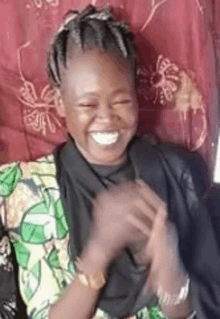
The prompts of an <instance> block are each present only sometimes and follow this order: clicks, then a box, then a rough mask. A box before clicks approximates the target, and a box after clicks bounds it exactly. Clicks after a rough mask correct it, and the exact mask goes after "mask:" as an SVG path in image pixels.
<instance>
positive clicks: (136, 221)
mask: <svg viewBox="0 0 220 319" xmlns="http://www.w3.org/2000/svg"><path fill="white" fill-rule="evenodd" d="M127 220H128V222H129V223H131V224H132V225H133V226H134V227H136V228H137V229H139V230H140V231H141V232H142V233H143V234H144V235H145V236H147V237H150V234H151V230H150V229H148V227H146V225H145V224H143V222H142V221H141V220H140V219H139V218H137V217H136V216H135V215H130V214H129V215H128V216H127Z"/></svg>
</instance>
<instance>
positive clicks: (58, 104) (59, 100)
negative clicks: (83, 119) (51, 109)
mask: <svg viewBox="0 0 220 319" xmlns="http://www.w3.org/2000/svg"><path fill="white" fill-rule="evenodd" d="M55 96H56V98H55V100H56V110H57V113H58V114H59V116H61V117H66V111H65V106H64V104H63V100H62V94H61V91H60V89H58V88H56V89H55Z"/></svg>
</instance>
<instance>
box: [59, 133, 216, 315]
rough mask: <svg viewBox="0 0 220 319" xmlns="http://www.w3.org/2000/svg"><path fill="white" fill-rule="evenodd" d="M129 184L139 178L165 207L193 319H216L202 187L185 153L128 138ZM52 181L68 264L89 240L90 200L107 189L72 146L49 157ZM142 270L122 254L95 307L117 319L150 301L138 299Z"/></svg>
mask: <svg viewBox="0 0 220 319" xmlns="http://www.w3.org/2000/svg"><path fill="white" fill-rule="evenodd" d="M128 158H129V160H130V162H131V164H132V167H133V169H134V178H141V179H142V180H144V181H145V182H146V183H147V184H148V185H150V186H151V187H152V188H153V189H154V191H156V193H157V194H158V195H159V196H160V197H161V198H162V199H163V200H164V201H166V203H167V205H168V212H169V218H170V220H172V221H173V222H174V223H175V225H176V227H177V230H178V235H179V252H180V256H181V259H182V262H183V264H184V266H185V268H186V270H187V271H188V272H189V274H190V276H191V283H192V292H193V302H194V308H195V309H196V310H197V318H199V319H208V318H220V254H219V251H218V247H217V243H216V238H215V234H214V232H213V229H212V226H211V222H210V217H209V215H208V212H207V210H206V209H205V207H204V205H203V203H202V195H203V191H204V187H203V185H204V183H203V180H202V178H201V174H197V173H196V171H197V166H196V165H194V159H193V157H192V156H191V155H189V154H188V153H187V152H184V151H182V150H180V149H177V148H173V147H170V146H166V145H154V146H152V145H151V144H150V143H149V142H148V141H146V140H145V139H143V138H140V137H137V136H136V137H134V138H133V140H132V141H131V143H130V144H129V146H128ZM55 161H56V165H57V180H58V183H59V185H60V190H61V197H62V200H63V204H64V208H65V211H66V215H67V221H68V223H69V227H70V247H71V256H72V258H73V260H75V257H76V256H77V255H79V254H80V253H81V251H82V249H83V247H84V245H85V244H86V241H87V240H88V237H89V230H90V223H91V220H92V206H91V201H92V199H93V198H94V197H95V196H96V195H97V194H98V193H99V192H100V191H101V190H102V189H103V188H107V187H108V185H107V184H106V183H105V181H104V180H103V179H102V178H101V177H100V176H99V175H98V174H96V173H95V171H94V170H93V169H92V167H91V165H90V164H89V163H88V162H87V161H86V160H85V159H84V158H83V156H82V155H81V154H80V152H79V151H78V150H77V148H76V146H75V144H74V142H73V140H72V139H71V138H69V140H68V142H67V143H66V144H65V145H64V146H62V147H61V148H59V149H58V150H57V151H56V153H55ZM146 276H147V269H146V268H145V267H143V265H139V264H137V263H135V262H134V259H133V258H132V254H131V253H130V252H129V251H128V250H125V251H124V252H122V254H121V255H120V256H118V258H117V259H116V260H115V261H114V262H113V263H112V265H111V266H110V270H109V276H108V283H107V285H106V287H105V288H104V289H103V291H102V292H101V295H100V298H99V302H98V305H97V306H98V307H100V308H101V309H103V310H104V311H106V312H108V313H109V314H110V315H111V316H113V317H117V318H121V317H125V316H128V315H132V314H134V313H136V312H137V311H138V310H139V309H141V308H143V307H144V306H146V305H148V306H150V305H151V304H152V303H153V302H155V301H156V299H155V297H154V296H150V295H147V296H144V295H143V293H142V291H143V288H144V284H145V282H146Z"/></svg>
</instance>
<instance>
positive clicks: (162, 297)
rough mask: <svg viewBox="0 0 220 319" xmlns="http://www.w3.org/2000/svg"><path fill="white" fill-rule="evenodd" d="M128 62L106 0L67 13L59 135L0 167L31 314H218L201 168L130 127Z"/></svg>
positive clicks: (58, 78)
mask: <svg viewBox="0 0 220 319" xmlns="http://www.w3.org/2000/svg"><path fill="white" fill-rule="evenodd" d="M135 61H136V54H135V45H134V43H133V40H132V35H131V33H130V32H129V30H128V27H127V26H125V25H124V24H122V23H120V22H116V21H115V20H114V17H113V15H112V13H111V11H110V9H109V8H104V9H97V8H95V7H93V6H88V7H87V8H86V9H85V10H83V11H82V12H75V11H73V12H70V13H69V14H68V15H67V17H66V19H65V20H64V22H63V24H62V25H61V27H60V28H59V29H58V31H57V32H56V33H55V35H54V38H53V40H52V43H51V46H50V49H49V54H48V75H49V78H50V80H51V82H52V84H53V85H54V87H56V89H57V90H58V91H59V93H60V95H61V97H62V100H63V110H62V111H63V112H64V113H65V114H66V122H67V128H68V133H69V135H68V140H67V142H66V143H64V144H62V145H60V146H59V147H58V148H57V150H56V151H55V152H54V154H52V155H50V156H48V157H44V158H40V159H39V160H37V161H35V162H29V163H24V162H21V163H15V164H8V165H6V166H3V167H2V168H1V171H0V209H1V211H0V213H1V215H0V216H1V217H2V219H3V224H4V225H3V227H2V228H3V230H2V231H1V232H0V239H1V238H6V239H7V240H4V241H2V243H6V242H7V243H9V241H8V237H4V235H5V230H8V231H9V232H8V233H9V238H10V240H11V243H12V244H13V246H14V250H15V253H16V258H17V262H18V265H19V288H20V292H21V295H22V298H23V300H24V302H25V304H26V305H27V313H28V316H29V318H30V319H39V318H41V319H46V318H50V319H60V318H62V319H71V318H74V319H75V318H77V319H91V318H96V319H100V318H102V319H109V318H110V319H116V318H117V319H119V318H120V319H121V318H128V317H132V318H136V319H139V318H141V319H148V318H149V316H151V318H153V319H159V318H166V317H169V318H175V319H180V318H185V319H186V318H188V319H192V318H194V317H195V315H196V313H197V318H198V319H210V318H214V317H215V318H220V274H219V269H220V256H219V252H218V247H217V243H216V239H215V235H214V232H213V230H212V226H211V222H210V219H209V215H208V213H207V210H206V208H205V207H204V205H203V201H202V196H203V193H204V188H203V180H202V177H201V176H202V175H201V174H200V172H199V173H197V169H198V165H194V163H195V158H194V157H193V156H192V155H189V154H188V153H187V152H184V151H182V150H180V149H178V148H175V147H171V146H167V145H154V146H152V145H151V144H150V143H148V142H147V140H145V139H144V138H140V137H138V136H136V128H137V122H138V115H137V114H138V107H137V101H136V95H135V86H134V83H135V81H134V80H135ZM0 225H1V220H0ZM204 234H205V236H204ZM7 247H9V245H8V246H7ZM7 247H6V244H5V247H3V251H6V250H5V249H6V248H7ZM7 251H9V250H7ZM6 258H7V262H8V264H10V263H9V262H10V256H9V253H8V255H7V256H6ZM10 265H11V264H10ZM3 270H4V269H3V267H0V271H1V272H0V276H1V278H0V301H1V300H3V299H4V289H3V288H2V289H1V283H3V278H8V277H7V276H8V274H6V273H4V271H3ZM11 285H12V286H13V287H14V281H13V280H12V281H11ZM3 286H4V285H2V287H3ZM13 287H12V288H13ZM10 291H11V294H12V295H13V296H15V290H13V289H11V288H10ZM210 291H211V292H212V293H210ZM1 294H2V296H3V297H2V298H1ZM14 299H15V297H14ZM14 299H9V300H8V304H7V305H10V301H11V300H14ZM4 302H5V301H4ZM14 309H15V305H14V304H13V311H11V317H14V313H15V312H14ZM2 315H3V316H4V312H3V313H2ZM0 317H1V308H0Z"/></svg>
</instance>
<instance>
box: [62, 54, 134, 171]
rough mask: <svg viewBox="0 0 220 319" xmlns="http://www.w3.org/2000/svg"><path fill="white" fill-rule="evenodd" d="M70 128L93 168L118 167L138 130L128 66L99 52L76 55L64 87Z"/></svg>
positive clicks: (68, 70)
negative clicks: (96, 166) (95, 166)
mask: <svg viewBox="0 0 220 319" xmlns="http://www.w3.org/2000/svg"><path fill="white" fill-rule="evenodd" d="M61 93H62V98H63V103H64V106H65V113H66V122H67V128H68V131H69V133H70V135H71V136H72V138H73V139H74V141H75V143H76V146H77V148H78V149H79V151H80V152H81V153H82V155H83V156H84V157H85V158H86V160H87V161H88V162H90V163H93V164H100V165H109V166H112V165H117V164H119V163H121V162H123V161H124V160H125V158H126V148H127V145H128V143H129V141H130V140H131V139H132V137H133V136H134V134H135V131H136V127H137V104H136V97H135V90H134V83H133V77H132V71H131V69H130V67H129V65H128V63H127V62H125V61H124V60H123V59H122V58H118V57H117V58H116V56H114V55H109V54H101V53H99V52H97V51H89V52H88V51H87V52H82V51H80V52H76V53H74V56H73V58H72V59H71V60H70V61H69V62H68V66H67V69H66V70H65V73H64V74H63V81H62V87H61Z"/></svg>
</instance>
